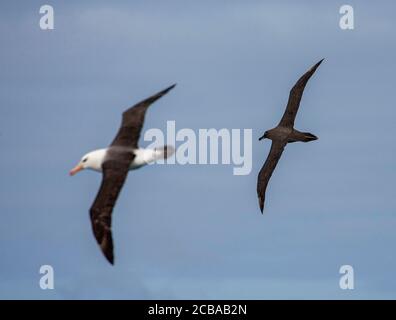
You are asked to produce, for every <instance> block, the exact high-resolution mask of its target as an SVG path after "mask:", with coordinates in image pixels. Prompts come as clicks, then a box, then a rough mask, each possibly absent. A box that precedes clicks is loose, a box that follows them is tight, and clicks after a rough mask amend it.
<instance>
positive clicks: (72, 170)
mask: <svg viewBox="0 0 396 320" xmlns="http://www.w3.org/2000/svg"><path fill="white" fill-rule="evenodd" d="M83 169H84V168H83V166H82V165H81V164H79V165H77V166H76V167H75V168H73V169H71V170H70V175H71V176H74V175H75V174H76V173H77V172H80V171H81V170H83Z"/></svg>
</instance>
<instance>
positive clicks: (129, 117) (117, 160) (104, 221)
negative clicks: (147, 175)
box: [70, 84, 175, 264]
mask: <svg viewBox="0 0 396 320" xmlns="http://www.w3.org/2000/svg"><path fill="white" fill-rule="evenodd" d="M174 87H175V84H174V85H172V86H170V87H169V88H167V89H165V90H163V91H161V92H158V93H157V94H155V95H153V96H151V97H149V98H147V99H145V100H143V101H141V102H139V103H137V104H136V105H134V106H133V107H131V108H129V109H128V110H126V111H125V112H124V113H123V115H122V122H121V127H120V129H119V130H118V133H117V135H116V137H115V139H114V140H113V142H112V143H111V145H110V146H109V147H108V148H106V149H100V150H95V151H92V152H90V153H88V154H86V155H85V156H84V157H82V159H81V161H80V162H79V164H78V165H77V166H76V167H75V168H74V169H72V170H71V171H70V175H74V174H76V173H77V172H79V171H81V170H83V169H92V170H95V171H99V172H102V173H103V178H102V184H101V186H100V189H99V192H98V195H97V196H96V199H95V201H94V203H93V205H92V207H91V209H90V216H91V223H92V229H93V233H94V235H95V238H96V241H97V242H98V244H99V246H100V248H101V249H102V252H103V254H104V255H105V257H106V258H107V260H108V261H109V262H110V263H111V264H113V263H114V254H113V238H112V234H111V214H112V212H113V208H114V206H115V204H116V201H117V198H118V195H119V193H120V191H121V189H122V186H123V185H124V182H125V180H126V177H127V175H128V171H129V170H133V169H137V168H140V167H142V166H144V165H146V164H148V163H151V162H154V161H156V160H158V159H165V158H167V157H169V156H170V155H172V154H173V152H174V148H173V147H171V146H164V147H161V148H158V149H140V148H139V147H138V140H139V137H140V132H141V130H142V127H143V123H144V117H145V114H146V111H147V109H148V107H149V106H150V105H151V104H152V103H153V102H155V101H156V100H158V99H159V98H161V97H162V96H164V95H165V94H167V93H168V92H169V91H170V90H172V89H173V88H174Z"/></svg>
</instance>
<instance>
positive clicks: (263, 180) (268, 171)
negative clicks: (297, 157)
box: [257, 141, 287, 212]
mask: <svg viewBox="0 0 396 320" xmlns="http://www.w3.org/2000/svg"><path fill="white" fill-rule="evenodd" d="M286 144H287V142H279V141H273V142H272V144H271V150H270V152H269V154H268V157H267V160H265V163H264V165H263V167H262V168H261V170H260V173H259V175H258V179H257V196H258V200H259V206H260V210H261V212H263V210H264V201H265V191H266V189H267V185H268V182H269V180H270V178H271V176H272V173H273V172H274V170H275V167H276V165H277V163H278V161H279V159H280V157H281V155H282V152H283V150H284V149H285V146H286Z"/></svg>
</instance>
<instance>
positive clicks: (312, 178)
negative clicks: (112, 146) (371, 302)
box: [0, 0, 396, 299]
mask: <svg viewBox="0 0 396 320" xmlns="http://www.w3.org/2000/svg"><path fill="white" fill-rule="evenodd" d="M7 2H8V3H6V2H5V1H3V2H2V3H1V5H0V8H1V10H0V17H1V19H0V26H1V28H0V39H1V50H0V61H1V65H2V67H1V72H0V82H1V86H0V99H1V108H0V146H1V150H2V151H1V154H2V157H1V158H0V171H1V180H0V188H1V193H0V213H1V215H2V223H1V224H0V256H1V262H0V298H37V299H43V298H49V299H86V298H93V299H95V298H122V299H127V298H128V299H129V298H140V299H145V298H151V299H153V298H170V299H173V298H179V299H181V298H187V299H189V298H195V299H200V298H216V299H220V298H223V299H227V298H234V299H238V298H253V299H266V298H302V299H306V298H336V299H356V298H396V280H395V279H396V277H395V270H396V258H395V255H394V244H395V242H396V232H395V228H396V216H395V214H396V212H395V209H396V197H395V187H394V181H395V178H396V174H395V169H394V163H395V135H394V125H395V116H396V110H395V105H394V98H393V96H394V85H395V77H394V74H395V71H396V67H395V62H394V59H395V55H396V46H395V41H394V39H395V38H396V28H395V24H396V19H395V9H396V5H395V4H394V3H393V2H392V1H379V2H376V3H374V2H365V3H363V2H362V1H348V3H349V4H351V5H353V7H354V9H355V30H353V31H342V30H341V29H340V28H339V26H338V21H339V18H340V15H339V13H338V11H339V8H340V6H341V5H342V4H344V2H342V1H317V2H315V3H313V2H312V1H299V2H298V4H297V2H296V1H265V2H264V1H173V0H170V1H166V3H165V1H163V2H160V1H113V2H111V4H110V3H109V2H105V1H84V3H81V2H80V1H67V2H65V1H51V2H50V3H49V4H51V5H53V6H54V9H55V30H53V31H42V30H40V28H39V25H38V22H39V18H40V15H39V8H40V6H41V5H43V4H46V3H47V2H43V1H29V3H26V2H13V1H7ZM321 58H326V60H325V62H324V63H323V64H322V65H321V66H320V68H319V69H318V71H317V73H316V74H315V76H314V77H313V78H312V79H311V81H310V82H309V84H308V86H307V89H306V92H305V95H304V97H303V101H302V104H301V108H300V113H299V115H298V117H297V120H296V127H297V128H298V129H301V130H304V131H309V132H312V133H314V134H315V135H317V136H318V137H319V140H318V141H315V142H312V143H308V144H293V145H289V146H288V147H287V149H286V151H285V152H284V154H283V157H282V159H281V161H280V163H279V165H278V168H277V170H276V171H275V173H274V175H273V178H272V180H271V182H270V186H269V189H268V193H267V204H266V211H265V214H264V216H262V215H261V214H260V213H259V209H258V204H257V199H256V177H257V173H258V171H259V169H260V167H261V165H262V163H263V161H264V160H265V157H266V156H267V153H268V150H269V142H268V141H265V142H258V141H257V138H258V137H259V136H260V134H262V132H263V131H264V130H265V129H269V128H271V127H273V126H275V125H276V123H277V122H278V121H279V119H280V117H281V115H282V113H283V111H284V107H285V104H286V101H287V96H288V92H289V89H290V87H291V86H292V85H293V84H294V82H295V81H296V80H297V79H298V77H299V76H300V75H301V74H302V73H303V72H304V71H306V69H307V68H308V67H310V66H311V65H312V64H314V63H315V62H317V61H318V60H319V59H321ZM174 82H177V83H178V86H177V87H176V88H175V89H174V90H173V91H172V93H170V94H169V95H168V96H167V97H166V98H163V99H162V100H161V101H159V102H158V103H156V105H155V106H153V108H152V109H150V110H149V112H148V114H147V117H146V124H145V130H146V129H149V128H165V126H166V121H167V120H175V121H176V126H177V128H178V129H181V128H192V129H194V130H198V129H199V128H217V129H221V128H229V129H232V128H240V129H244V128H251V129H253V170H252V173H251V174H250V175H248V176H239V177H236V176H233V175H232V167H231V166H225V165H214V166H208V165H202V166H198V165H195V166H191V165H190V166H188V165H186V166H177V165H173V166H149V167H146V168H143V169H141V170H138V171H136V172H132V173H131V174H130V175H129V179H128V181H127V183H126V185H125V187H124V189H123V192H122V194H121V197H120V199H119V202H118V204H117V207H116V209H115V212H114V216H113V217H114V219H113V235H114V240H115V255H116V264H115V266H114V267H111V266H110V265H109V264H108V263H107V262H106V260H105V259H104V258H103V256H102V254H101V253H100V251H99V249H98V246H97V244H96V243H95V241H94V238H93V236H92V232H91V226H90V222H89V215H88V209H89V207H90V206H91V203H92V201H93V199H94V197H95V195H96V192H97V189H98V187H99V184H100V179H101V176H100V175H99V174H97V173H94V172H83V173H81V174H79V175H77V176H76V177H73V178H70V177H69V176H68V174H67V173H68V170H69V169H70V168H71V167H72V166H73V165H74V164H75V163H76V162H77V161H78V160H79V159H80V157H81V156H82V155H83V154H84V153H86V152H88V151H90V150H92V149H96V148H100V147H105V146H107V144H108V143H109V142H110V141H111V140H112V138H113V137H114V135H115V133H116V130H117V129H118V126H119V121H120V115H121V112H122V111H123V110H124V109H125V108H126V107H128V106H130V105H132V104H133V103H135V102H137V101H139V100H140V99H142V98H145V97H146V96H148V95H150V94H152V93H154V92H156V91H158V90H160V89H162V88H164V87H166V86H167V85H170V84H172V83H174ZM142 145H145V143H144V142H142ZM43 264H50V265H52V266H53V267H54V270H55V290H52V291H51V290H47V291H43V290H41V289H40V287H39V284H38V283H39V278H40V275H39V267H40V266H41V265H43ZM344 264H350V265H352V266H353V267H354V270H355V290H353V291H343V290H341V289H339V286H338V281H339V277H340V275H339V274H338V270H339V267H340V266H341V265H344Z"/></svg>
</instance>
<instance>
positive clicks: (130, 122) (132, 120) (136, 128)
mask: <svg viewBox="0 0 396 320" xmlns="http://www.w3.org/2000/svg"><path fill="white" fill-rule="evenodd" d="M175 86H176V84H174V85H172V86H170V87H169V88H166V89H165V90H162V91H160V92H158V93H156V94H155V95H153V96H151V97H149V98H147V99H145V100H143V101H141V102H139V103H137V104H135V105H134V106H133V107H131V108H129V109H128V110H126V111H125V112H124V113H123V114H122V123H121V128H120V129H119V130H118V133H117V136H116V137H115V139H114V140H113V142H112V144H111V146H124V147H125V146H127V147H132V148H137V147H138V141H139V137H140V131H141V130H142V127H143V123H144V116H145V114H146V111H147V109H148V107H149V106H150V105H151V104H152V103H153V102H155V101H156V100H158V99H159V98H161V97H162V96H164V95H165V94H167V93H168V92H169V91H170V90H172V89H173V88H174V87H175Z"/></svg>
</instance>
